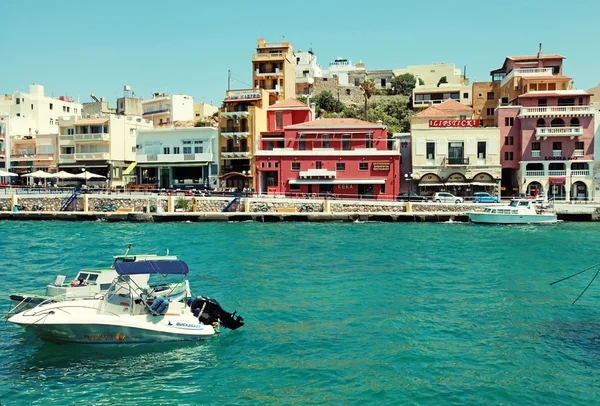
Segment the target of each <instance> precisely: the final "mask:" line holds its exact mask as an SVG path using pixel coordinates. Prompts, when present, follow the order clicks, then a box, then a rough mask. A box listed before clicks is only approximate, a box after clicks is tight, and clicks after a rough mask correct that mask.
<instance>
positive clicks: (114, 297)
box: [105, 280, 131, 306]
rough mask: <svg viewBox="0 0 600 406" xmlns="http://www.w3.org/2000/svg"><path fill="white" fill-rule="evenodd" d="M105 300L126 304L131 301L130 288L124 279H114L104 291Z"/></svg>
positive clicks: (116, 303)
mask: <svg viewBox="0 0 600 406" xmlns="http://www.w3.org/2000/svg"><path fill="white" fill-rule="evenodd" d="M105 300H106V302H108V303H112V304H115V305H122V306H128V305H129V303H130V301H131V289H130V286H129V284H128V283H127V282H125V281H124V280H116V281H115V282H113V284H112V285H111V286H110V288H109V289H108V292H106V298H105Z"/></svg>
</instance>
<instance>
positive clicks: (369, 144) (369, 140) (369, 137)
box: [365, 134, 373, 148]
mask: <svg viewBox="0 0 600 406" xmlns="http://www.w3.org/2000/svg"><path fill="white" fill-rule="evenodd" d="M365 148H373V134H367V140H366V142H365Z"/></svg>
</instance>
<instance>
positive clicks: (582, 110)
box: [519, 106, 595, 118]
mask: <svg viewBox="0 0 600 406" xmlns="http://www.w3.org/2000/svg"><path fill="white" fill-rule="evenodd" d="M594 113H595V111H594V106H546V107H521V112H520V113H519V117H521V118H526V117H560V116H593V115H594Z"/></svg>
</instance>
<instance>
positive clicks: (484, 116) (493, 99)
mask: <svg viewBox="0 0 600 406" xmlns="http://www.w3.org/2000/svg"><path fill="white" fill-rule="evenodd" d="M499 94H500V82H475V83H473V110H474V112H473V114H474V118H475V119H478V120H481V121H482V123H483V126H484V127H492V126H494V111H495V110H496V107H497V106H498V99H499V98H500V97H499Z"/></svg>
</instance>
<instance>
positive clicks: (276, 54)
mask: <svg viewBox="0 0 600 406" xmlns="http://www.w3.org/2000/svg"><path fill="white" fill-rule="evenodd" d="M283 58H285V55H284V53H283V52H269V53H264V54H254V55H252V59H259V60H265V59H283Z"/></svg>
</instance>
